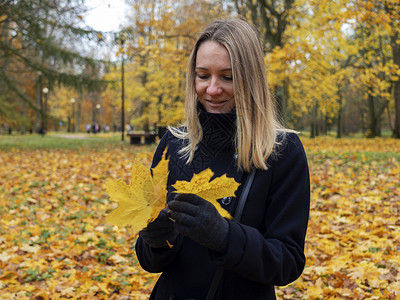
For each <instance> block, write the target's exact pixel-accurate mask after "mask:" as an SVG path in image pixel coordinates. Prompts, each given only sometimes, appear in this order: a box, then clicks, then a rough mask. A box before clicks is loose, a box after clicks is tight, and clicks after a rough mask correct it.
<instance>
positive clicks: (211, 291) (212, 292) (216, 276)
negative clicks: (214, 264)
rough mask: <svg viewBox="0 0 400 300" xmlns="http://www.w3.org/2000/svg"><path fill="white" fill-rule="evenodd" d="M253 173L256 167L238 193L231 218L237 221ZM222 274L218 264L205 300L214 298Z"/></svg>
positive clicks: (222, 269)
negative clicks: (237, 199) (237, 200)
mask: <svg viewBox="0 0 400 300" xmlns="http://www.w3.org/2000/svg"><path fill="white" fill-rule="evenodd" d="M255 175H256V169H255V168H253V170H252V171H251V173H250V174H249V176H247V178H246V182H245V183H244V186H243V190H242V193H241V194H240V197H239V202H238V204H237V207H236V211H235V215H234V218H233V219H234V220H235V221H237V222H239V221H240V218H241V217H242V212H243V209H244V205H245V204H246V200H247V195H248V194H249V191H250V188H251V185H252V183H253V179H254V176H255ZM223 274H224V268H223V267H221V266H219V267H218V268H217V270H216V271H215V274H214V278H213V281H212V282H211V286H210V289H209V290H208V294H207V298H206V300H213V299H214V296H215V293H216V291H217V289H218V286H219V284H220V282H221V279H222V275H223Z"/></svg>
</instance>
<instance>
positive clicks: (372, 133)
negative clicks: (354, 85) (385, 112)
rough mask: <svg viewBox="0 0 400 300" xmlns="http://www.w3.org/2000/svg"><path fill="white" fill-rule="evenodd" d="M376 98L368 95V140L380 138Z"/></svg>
mask: <svg viewBox="0 0 400 300" xmlns="http://www.w3.org/2000/svg"><path fill="white" fill-rule="evenodd" d="M374 100H375V99H374V96H372V95H371V94H368V117H369V118H368V123H369V124H368V125H369V126H368V132H367V134H366V136H367V137H368V138H372V137H376V136H378V133H377V130H376V129H377V118H376V113H375V101H374Z"/></svg>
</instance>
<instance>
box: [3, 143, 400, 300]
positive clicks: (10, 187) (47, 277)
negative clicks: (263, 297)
mask: <svg viewBox="0 0 400 300" xmlns="http://www.w3.org/2000/svg"><path fill="white" fill-rule="evenodd" d="M15 138H16V137H15V136H12V137H9V138H8V137H2V140H7V139H15ZM27 138H29V137H24V139H27ZM302 142H303V144H304V147H305V150H306V153H307V156H308V159H309V166H310V176H311V191H312V201H311V212H310V222H309V228H308V231H307V240H306V246H305V254H306V257H307V263H306V267H305V270H304V273H303V274H302V276H301V277H300V278H299V279H297V280H296V281H295V282H294V283H292V284H290V285H289V286H286V287H280V288H277V293H278V298H279V299H317V298H321V299H335V298H336V299H368V298H369V299H375V298H377V299H378V298H379V299H397V298H398V297H399V296H400V294H399V290H400V289H399V288H400V275H399V272H398V270H399V269H400V263H399V259H398V241H399V240H400V226H399V218H398V216H399V214H400V189H399V187H398V179H399V176H400V154H399V149H400V141H399V140H398V139H388V138H387V139H384V138H375V139H348V138H343V139H340V140H336V139H332V138H322V137H320V138H316V139H308V138H302ZM153 148H154V147H153V146H151V147H147V146H146V147H144V146H140V147H134V146H132V145H129V144H126V145H122V144H118V147H105V148H104V149H103V148H91V149H89V148H87V149H85V150H81V149H79V150H67V149H64V150H60V149H52V150H51V151H49V150H34V149H32V150H19V149H17V148H12V149H8V150H0V204H1V209H0V270H1V271H0V299H26V298H27V296H26V295H27V293H28V294H30V295H32V296H30V297H33V295H41V293H43V292H45V293H47V294H48V295H49V298H51V299H59V298H85V299H109V298H110V297H111V298H112V297H114V295H115V293H114V291H116V290H117V291H118V293H119V294H118V297H120V298H131V299H148V297H149V295H150V292H151V289H152V288H153V286H154V282H155V280H156V279H157V278H158V276H159V274H151V273H147V272H145V271H144V270H143V269H141V267H140V266H139V264H138V262H137V259H136V257H135V252H134V250H133V249H132V245H134V243H135V236H134V235H133V234H132V233H131V231H130V230H127V229H126V228H121V229H118V230H117V229H116V228H115V227H113V226H109V225H108V224H105V214H104V211H106V210H108V209H109V208H110V207H111V206H112V202H111V200H110V199H109V197H108V196H107V194H106V193H105V192H104V188H103V182H104V181H105V180H106V179H107V178H109V179H113V180H117V179H119V178H122V179H124V180H125V182H128V181H129V180H130V179H131V170H132V155H134V159H135V160H136V162H139V163H140V164H143V165H150V163H151V159H152V153H153V151H154V149H153ZM136 162H135V163H136ZM96 174H97V176H94V175H96ZM106 291H107V292H108V293H109V295H107V292H106ZM111 295H112V296H111ZM312 295H313V296H312ZM118 297H117V298H118Z"/></svg>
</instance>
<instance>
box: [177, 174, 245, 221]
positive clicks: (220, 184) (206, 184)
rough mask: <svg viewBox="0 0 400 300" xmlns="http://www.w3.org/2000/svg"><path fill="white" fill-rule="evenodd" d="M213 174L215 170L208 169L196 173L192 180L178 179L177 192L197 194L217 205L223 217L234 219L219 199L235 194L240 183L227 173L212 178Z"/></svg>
mask: <svg viewBox="0 0 400 300" xmlns="http://www.w3.org/2000/svg"><path fill="white" fill-rule="evenodd" d="M213 175H214V173H213V171H211V170H210V169H206V170H204V171H202V172H200V173H198V174H194V175H193V178H192V180H190V182H189V181H177V182H176V183H175V184H174V185H173V187H174V188H175V189H176V192H177V193H180V194H185V193H189V194H195V195H197V196H199V197H202V198H204V199H206V200H207V201H209V202H211V203H212V204H213V205H214V206H215V208H216V209H217V210H218V212H219V213H220V215H221V216H222V217H224V218H227V219H233V218H232V216H231V215H230V214H229V212H228V211H227V210H225V209H224V208H222V207H221V205H220V204H219V203H218V201H217V199H220V198H222V197H232V196H235V191H236V190H237V188H238V186H239V183H237V182H236V181H235V179H234V178H231V177H227V176H226V174H224V175H222V176H220V177H217V178H215V179H214V180H211V178H212V176H213Z"/></svg>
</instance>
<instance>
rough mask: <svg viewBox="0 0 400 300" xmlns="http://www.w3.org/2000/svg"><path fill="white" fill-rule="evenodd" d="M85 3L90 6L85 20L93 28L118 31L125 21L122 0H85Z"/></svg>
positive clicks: (125, 6)
mask: <svg viewBox="0 0 400 300" xmlns="http://www.w3.org/2000/svg"><path fill="white" fill-rule="evenodd" d="M85 4H86V5H87V6H88V7H89V8H90V10H89V13H88V14H87V15H86V16H85V22H86V23H87V25H89V26H90V27H92V28H93V29H95V30H99V31H119V30H120V27H121V25H122V24H124V22H125V19H126V18H125V13H126V10H127V9H128V8H127V5H126V4H125V1H124V0H86V1H85Z"/></svg>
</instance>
